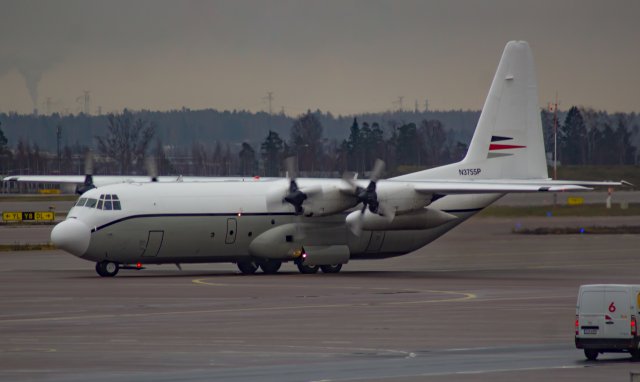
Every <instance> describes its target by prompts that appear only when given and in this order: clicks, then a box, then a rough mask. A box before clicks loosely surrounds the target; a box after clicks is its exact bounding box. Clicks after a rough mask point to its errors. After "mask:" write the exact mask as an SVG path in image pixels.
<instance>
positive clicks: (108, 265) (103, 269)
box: [96, 261, 120, 277]
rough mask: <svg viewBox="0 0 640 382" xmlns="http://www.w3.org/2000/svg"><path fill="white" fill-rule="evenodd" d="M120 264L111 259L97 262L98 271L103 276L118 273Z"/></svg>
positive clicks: (111, 275)
mask: <svg viewBox="0 0 640 382" xmlns="http://www.w3.org/2000/svg"><path fill="white" fill-rule="evenodd" d="M119 270H120V265H118V263H114V262H111V261H101V262H99V263H96V272H97V273H98V274H99V275H100V276H101V277H113V276H115V275H117V274H118V271H119Z"/></svg>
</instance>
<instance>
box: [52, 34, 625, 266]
mask: <svg viewBox="0 0 640 382" xmlns="http://www.w3.org/2000/svg"><path fill="white" fill-rule="evenodd" d="M381 171H382V166H381V165H380V163H378V165H376V169H374V171H373V172H372V173H373V174H372V178H371V179H370V181H359V180H353V179H295V177H292V178H291V179H260V180H253V179H251V180H246V181H243V180H238V179H236V180H229V179H227V181H222V182H221V181H217V182H200V183H196V182H190V181H182V182H169V183H163V182H128V183H119V184H111V185H105V186H101V187H98V188H93V189H90V190H88V191H86V192H84V193H83V194H82V196H81V197H80V199H79V200H78V202H77V204H76V205H75V206H74V207H73V208H72V209H71V211H69V214H68V217H67V219H66V220H65V221H63V222H61V223H59V224H58V225H56V226H55V228H54V229H53V231H52V232H51V240H52V242H53V243H54V244H55V245H56V246H57V247H59V248H61V249H64V250H65V251H67V252H69V253H71V254H73V255H75V256H78V257H80V258H82V259H85V260H89V261H94V262H96V271H97V272H98V274H99V275H100V276H114V275H116V273H118V270H119V269H121V268H134V269H135V268H138V269H139V268H143V267H144V265H147V264H166V263H172V264H176V265H178V267H179V264H181V263H210V262H231V263H236V264H237V265H238V268H239V269H240V271H241V272H242V273H245V274H252V273H255V272H256V271H257V269H258V268H261V269H262V271H263V272H265V273H276V272H277V271H278V270H279V268H280V266H281V265H282V263H283V262H288V261H293V262H295V263H296V264H297V266H298V268H299V270H300V272H302V273H315V272H317V271H318V269H322V271H323V272H325V273H336V272H339V271H340V269H341V267H342V265H343V264H345V263H347V262H348V261H350V260H354V259H381V258H387V257H392V256H401V255H404V254H407V253H410V252H412V251H414V250H416V249H418V248H421V247H423V246H425V245H426V244H428V243H430V242H431V241H433V240H435V239H436V238H438V237H440V236H441V235H443V234H444V233H446V232H447V231H449V230H451V229H452V228H454V227H455V226H457V225H458V224H460V223H462V222H463V221H465V220H466V219H468V218H469V217H471V216H473V215H474V214H476V213H477V212H479V211H480V210H482V209H483V208H485V207H487V206H489V205H490V204H491V203H493V202H494V201H496V200H497V199H499V198H500V197H502V196H503V195H504V194H506V193H510V192H562V191H569V190H571V191H576V190H588V189H590V188H588V186H617V185H621V184H623V182H586V181H554V180H550V179H549V177H548V175H547V166H546V160H545V153H544V147H543V140H542V127H541V123H540V109H539V107H538V94H537V85H536V78H535V72H534V64H533V56H532V53H531V50H530V48H529V45H528V44H527V43H526V42H522V41H512V42H509V43H508V44H507V45H506V47H505V50H504V52H503V54H502V58H501V60H500V63H499V65H498V69H497V72H496V74H495V77H494V79H493V83H492V85H491V89H490V90H489V95H488V97H487V99H486V101H485V104H484V107H483V109H482V114H481V115H480V119H479V121H478V125H477V127H476V131H475V133H474V135H473V138H472V140H471V144H470V146H469V151H468V153H467V155H466V157H465V158H464V159H463V160H462V161H460V162H458V163H453V164H450V165H446V166H442V167H438V168H433V169H429V170H425V171H420V172H416V173H412V174H408V175H403V176H399V177H395V178H392V179H386V180H378V177H379V175H380V173H381Z"/></svg>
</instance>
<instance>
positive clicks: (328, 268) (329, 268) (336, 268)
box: [320, 264, 342, 273]
mask: <svg viewBox="0 0 640 382" xmlns="http://www.w3.org/2000/svg"><path fill="white" fill-rule="evenodd" d="M320 269H322V273H338V272H340V270H341V269H342V264H336V265H321V266H320Z"/></svg>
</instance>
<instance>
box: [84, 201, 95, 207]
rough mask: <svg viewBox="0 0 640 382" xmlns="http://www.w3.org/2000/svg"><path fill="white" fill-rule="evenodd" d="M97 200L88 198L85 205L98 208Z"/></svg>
mask: <svg viewBox="0 0 640 382" xmlns="http://www.w3.org/2000/svg"><path fill="white" fill-rule="evenodd" d="M96 202H97V200H96V199H87V204H85V207H89V208H96Z"/></svg>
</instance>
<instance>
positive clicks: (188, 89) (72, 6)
mask: <svg viewBox="0 0 640 382" xmlns="http://www.w3.org/2000/svg"><path fill="white" fill-rule="evenodd" d="M639 21H640V1H638V0H626V1H625V0H611V1H603V0H579V1H578V0H576V1H572V0H531V1H528V0H527V1H525V0H523V1H515V0H487V1H475V0H467V1H462V0H433V1H432V0H421V1H409V0H393V1H381V0H362V1H359V0H354V1H346V0H345V1H328V0H327V1H320V0H316V1H305V0H295V1H265V0H260V1H248V0H247V1H238V0H235V1H168V0H152V1H142V0H137V1H130V0H126V1H121V0H115V1H114V0H109V1H107V0H103V1H91V0H80V1H65V0H57V1H44V0H42V1H28V0H17V1H9V0H0V111H3V112H7V111H17V112H20V113H28V112H31V111H32V109H33V107H34V101H33V99H36V100H37V105H38V108H39V109H40V111H41V112H46V109H47V106H46V103H47V99H49V106H48V108H49V109H50V111H64V110H68V111H70V112H77V111H78V110H79V102H78V100H77V98H78V97H79V96H80V95H82V94H83V91H84V90H89V91H90V92H91V102H92V107H91V108H92V112H95V110H96V109H97V108H98V107H99V106H100V107H101V108H102V110H103V112H110V111H117V110H121V109H122V108H125V107H126V108H131V109H151V110H167V109H178V108H182V107H183V106H184V107H188V108H191V109H201V108H217V109H248V110H251V111H257V110H265V109H266V107H267V104H266V102H265V101H264V100H263V98H264V97H265V95H266V92H267V91H272V92H274V97H275V98H274V102H273V107H274V110H275V111H279V110H280V109H281V107H284V110H285V112H286V113H287V114H299V113H302V112H304V111H305V110H307V109H313V110H315V109H321V110H323V111H331V112H332V113H334V114H353V113H361V112H369V111H370V112H376V111H383V110H388V109H391V108H393V107H397V106H394V104H393V102H394V101H396V100H397V98H398V96H404V106H405V108H410V109H413V106H414V102H415V100H418V102H419V103H420V105H421V106H420V107H421V108H422V105H423V103H424V99H425V98H426V99H428V100H429V105H430V108H432V109H480V108H481V107H482V104H483V102H484V97H485V95H486V93H487V91H488V87H489V85H490V82H491V79H492V76H493V72H494V70H495V68H496V65H497V63H498V60H499V57H500V54H501V52H502V49H503V48H504V45H505V43H506V42H507V41H509V40H527V41H529V43H530V44H531V46H532V48H533V52H534V56H535V59H536V67H537V74H538V82H539V92H540V104H541V106H543V105H546V103H547V102H548V101H551V100H552V99H553V98H554V96H555V93H556V91H557V92H558V94H559V98H560V100H561V106H560V107H561V108H567V107H569V106H571V105H582V106H587V107H594V108H596V109H604V110H608V111H626V112H629V111H636V112H638V111H640V27H639V26H638V24H639Z"/></svg>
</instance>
